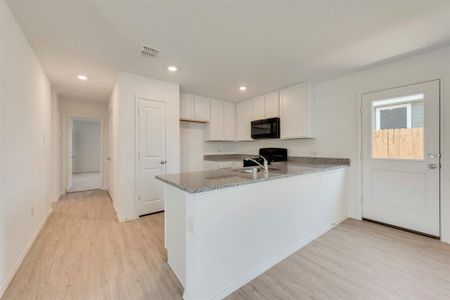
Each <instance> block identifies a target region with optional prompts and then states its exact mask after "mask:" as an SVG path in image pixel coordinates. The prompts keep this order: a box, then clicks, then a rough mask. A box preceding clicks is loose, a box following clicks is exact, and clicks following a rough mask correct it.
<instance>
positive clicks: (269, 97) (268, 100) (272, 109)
mask: <svg viewBox="0 0 450 300" xmlns="http://www.w3.org/2000/svg"><path fill="white" fill-rule="evenodd" d="M278 106H279V97H278V91H276V92H273V93H269V94H266V95H265V96H264V107H265V114H264V118H265V119H268V118H275V117H279V116H280V114H279V113H278Z"/></svg>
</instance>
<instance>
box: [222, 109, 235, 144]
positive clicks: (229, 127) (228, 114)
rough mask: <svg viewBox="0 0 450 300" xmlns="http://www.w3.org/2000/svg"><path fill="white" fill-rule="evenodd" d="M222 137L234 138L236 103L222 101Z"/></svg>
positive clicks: (226, 138) (227, 139) (229, 139)
mask: <svg viewBox="0 0 450 300" xmlns="http://www.w3.org/2000/svg"><path fill="white" fill-rule="evenodd" d="M223 139H224V140H225V141H234V140H236V104H234V103H231V102H226V101H225V102H223Z"/></svg>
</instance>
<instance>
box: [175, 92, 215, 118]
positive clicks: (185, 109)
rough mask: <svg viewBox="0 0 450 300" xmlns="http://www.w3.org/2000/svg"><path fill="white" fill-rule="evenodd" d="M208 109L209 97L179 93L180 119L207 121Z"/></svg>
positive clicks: (208, 116) (209, 108)
mask: <svg viewBox="0 0 450 300" xmlns="http://www.w3.org/2000/svg"><path fill="white" fill-rule="evenodd" d="M210 110H211V107H210V101H209V98H206V97H202V96H197V95H191V94H186V93H181V94H180V119H181V120H186V121H195V122H209V119H210Z"/></svg>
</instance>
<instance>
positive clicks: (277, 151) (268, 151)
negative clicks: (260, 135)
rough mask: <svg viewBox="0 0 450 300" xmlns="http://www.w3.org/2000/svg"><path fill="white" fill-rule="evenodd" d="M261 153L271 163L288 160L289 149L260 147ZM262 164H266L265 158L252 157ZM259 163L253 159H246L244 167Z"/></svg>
mask: <svg viewBox="0 0 450 300" xmlns="http://www.w3.org/2000/svg"><path fill="white" fill-rule="evenodd" d="M259 155H261V156H263V157H264V158H265V159H267V161H268V162H269V164H270V163H271V162H274V161H287V160H288V156H287V149H286V148H260V149H259ZM250 158H252V159H254V160H256V161H257V162H259V163H260V164H262V165H263V164H264V159H262V158H260V157H250ZM256 165H257V164H256V163H255V162H253V161H251V160H245V159H244V167H252V166H256Z"/></svg>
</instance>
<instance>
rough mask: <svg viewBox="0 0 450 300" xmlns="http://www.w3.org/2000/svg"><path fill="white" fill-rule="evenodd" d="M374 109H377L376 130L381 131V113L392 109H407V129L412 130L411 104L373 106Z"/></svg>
mask: <svg viewBox="0 0 450 300" xmlns="http://www.w3.org/2000/svg"><path fill="white" fill-rule="evenodd" d="M373 102H378V100H377V101H372V103H373ZM372 107H374V108H375V130H380V123H381V120H380V119H381V117H380V112H381V111H382V110H391V109H397V108H403V107H406V128H411V123H412V122H411V103H405V104H399V105H390V106H375V105H374V104H372Z"/></svg>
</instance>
